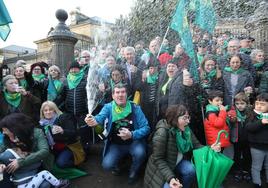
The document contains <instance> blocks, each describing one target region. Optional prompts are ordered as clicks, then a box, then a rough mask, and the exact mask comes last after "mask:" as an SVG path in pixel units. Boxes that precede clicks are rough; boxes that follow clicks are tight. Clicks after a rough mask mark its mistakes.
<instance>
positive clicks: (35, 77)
mask: <svg viewBox="0 0 268 188" xmlns="http://www.w3.org/2000/svg"><path fill="white" fill-rule="evenodd" d="M32 77H33V79H34V80H36V81H41V80H43V79H44V78H45V77H46V75H44V74H39V75H36V74H32Z"/></svg>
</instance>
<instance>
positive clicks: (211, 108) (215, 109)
mask: <svg viewBox="0 0 268 188" xmlns="http://www.w3.org/2000/svg"><path fill="white" fill-rule="evenodd" d="M218 111H220V108H219V107H218V106H215V105H212V104H208V105H207V106H206V113H207V112H218Z"/></svg>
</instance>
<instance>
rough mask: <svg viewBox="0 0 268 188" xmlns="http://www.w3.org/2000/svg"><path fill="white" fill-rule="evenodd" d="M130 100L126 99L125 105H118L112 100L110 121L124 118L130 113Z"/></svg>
mask: <svg viewBox="0 0 268 188" xmlns="http://www.w3.org/2000/svg"><path fill="white" fill-rule="evenodd" d="M131 111H132V110H131V104H130V101H127V103H126V106H125V107H121V106H118V105H117V104H116V103H115V101H113V102H112V122H115V121H117V120H120V119H124V118H125V117H127V116H128V115H129V114H130V113H131Z"/></svg>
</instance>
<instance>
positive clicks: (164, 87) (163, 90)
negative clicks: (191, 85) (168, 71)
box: [161, 78, 172, 95]
mask: <svg viewBox="0 0 268 188" xmlns="http://www.w3.org/2000/svg"><path fill="white" fill-rule="evenodd" d="M171 80H172V78H168V81H167V82H166V83H165V84H164V85H163V86H162V88H161V90H162V92H163V94H164V95H165V94H166V91H167V86H168V84H169V82H170V81H171Z"/></svg>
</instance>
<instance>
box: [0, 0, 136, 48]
mask: <svg viewBox="0 0 268 188" xmlns="http://www.w3.org/2000/svg"><path fill="white" fill-rule="evenodd" d="M133 1H134V0H4V3H5V5H6V7H7V9H8V12H9V14H10V17H11V19H12V21H13V23H11V24H10V28H11V32H10V34H9V36H8V38H7V40H6V41H5V42H4V41H2V40H1V41H0V48H3V47H6V46H9V45H19V46H24V47H29V48H35V49H36V47H37V46H36V44H35V43H34V42H33V41H36V40H40V39H43V38H45V37H46V36H47V33H48V31H49V30H50V28H51V27H55V26H56V25H57V23H58V20H57V19H56V17H55V12H56V10H57V9H64V10H66V11H67V13H68V14H69V13H70V11H72V10H75V8H76V7H80V11H81V13H83V14H85V15H87V16H89V17H94V16H98V17H100V18H103V19H104V20H107V21H110V22H113V21H114V20H115V18H118V17H119V16H120V15H121V14H122V15H124V16H125V15H127V14H128V13H129V12H130V9H131V7H132V6H133V4H134V3H133ZM66 24H67V25H69V24H70V15H69V17H68V20H67V21H66Z"/></svg>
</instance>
